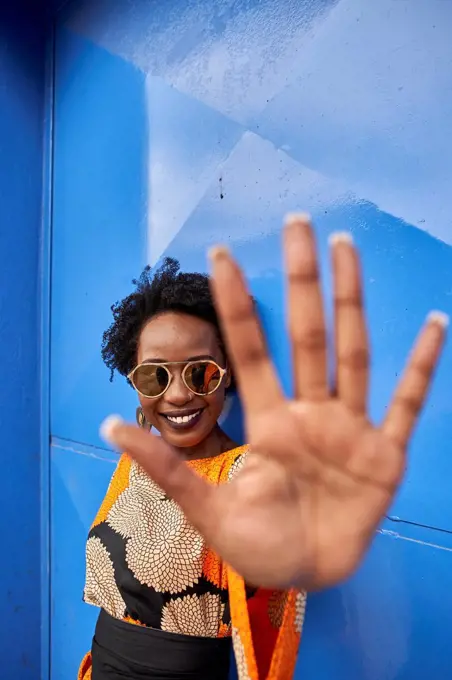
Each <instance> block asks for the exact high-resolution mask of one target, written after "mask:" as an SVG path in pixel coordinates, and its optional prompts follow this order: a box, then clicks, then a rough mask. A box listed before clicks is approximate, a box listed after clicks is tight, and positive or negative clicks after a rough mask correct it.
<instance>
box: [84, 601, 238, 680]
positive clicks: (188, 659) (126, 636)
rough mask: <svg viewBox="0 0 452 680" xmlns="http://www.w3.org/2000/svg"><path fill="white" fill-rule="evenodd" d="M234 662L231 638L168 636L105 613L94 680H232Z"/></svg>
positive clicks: (101, 619)
mask: <svg viewBox="0 0 452 680" xmlns="http://www.w3.org/2000/svg"><path fill="white" fill-rule="evenodd" d="M230 658H231V639H230V638H205V637H195V636H191V635H179V634H175V633H167V632H165V631H162V630H156V629H154V628H144V627H143V626H136V625H134V624H133V623H126V622H125V621H119V620H118V619H115V618H113V617H112V616H110V615H109V614H107V613H106V612H105V611H101V613H100V616H99V619H98V621H97V626H96V632H95V636H94V639H93V646H92V663H93V665H92V680H125V679H126V678H127V679H128V680H228V676H229V666H230Z"/></svg>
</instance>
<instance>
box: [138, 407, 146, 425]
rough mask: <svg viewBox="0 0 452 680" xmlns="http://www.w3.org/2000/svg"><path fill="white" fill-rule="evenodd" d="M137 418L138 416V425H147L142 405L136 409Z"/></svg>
mask: <svg viewBox="0 0 452 680" xmlns="http://www.w3.org/2000/svg"><path fill="white" fill-rule="evenodd" d="M136 418H137V425H138V427H145V425H146V418H145V417H144V413H143V409H142V408H141V406H139V407H138V408H137V411H136Z"/></svg>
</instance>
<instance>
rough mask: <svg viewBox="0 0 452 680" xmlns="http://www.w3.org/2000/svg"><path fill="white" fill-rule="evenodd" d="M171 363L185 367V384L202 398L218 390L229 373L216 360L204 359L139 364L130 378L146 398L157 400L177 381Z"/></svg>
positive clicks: (183, 373) (183, 374)
mask: <svg viewBox="0 0 452 680" xmlns="http://www.w3.org/2000/svg"><path fill="white" fill-rule="evenodd" d="M170 366H183V369H182V373H181V377H182V380H183V382H184V385H185V386H186V387H187V389H189V390H190V392H193V394H196V395H198V396H199V397H206V396H208V395H209V394H212V393H213V392H215V391H216V390H217V389H218V388H219V387H220V385H221V383H222V380H223V378H224V376H225V375H226V369H225V368H221V366H218V364H217V363H215V361H212V360H211V359H203V360H196V361H166V362H165V363H161V364H152V363H143V364H138V366H135V368H134V369H133V371H131V372H130V373H129V375H128V376H127V377H128V379H129V380H130V382H131V383H132V385H133V387H134V388H135V389H136V391H137V392H138V394H141V396H142V397H145V398H146V399H157V398H158V397H161V396H162V395H163V394H165V392H166V390H167V389H168V387H169V386H170V385H171V382H172V380H173V377H174V376H173V373H171V370H170V368H169V367H170Z"/></svg>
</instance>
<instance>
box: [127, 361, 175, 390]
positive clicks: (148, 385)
mask: <svg viewBox="0 0 452 680" xmlns="http://www.w3.org/2000/svg"><path fill="white" fill-rule="evenodd" d="M168 381H169V375H168V371H167V370H166V368H164V367H163V366H158V365H157V364H141V366H139V367H138V368H137V370H136V371H135V373H134V374H133V384H134V385H135V387H136V389H137V390H138V391H139V392H141V394H144V395H145V396H146V397H158V396H159V394H162V392H164V391H165V389H166V388H167V386H168Z"/></svg>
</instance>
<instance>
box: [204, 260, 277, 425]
mask: <svg viewBox="0 0 452 680" xmlns="http://www.w3.org/2000/svg"><path fill="white" fill-rule="evenodd" d="M209 256H210V259H211V262H212V281H211V283H212V291H213V295H214V299H215V306H216V309H217V311H218V315H219V318H220V322H221V325H222V328H223V332H224V335H225V340H226V345H227V348H228V351H229V356H230V358H231V360H232V364H233V369H234V375H235V378H236V380H237V383H238V386H239V389H240V394H241V396H242V399H243V403H244V406H245V409H246V411H247V416H249V415H251V414H252V413H256V412H258V411H262V410H264V409H266V408H269V407H272V406H274V405H275V404H277V403H279V402H281V401H282V399H283V395H282V391H281V387H280V385H279V381H278V379H277V377H276V373H275V369H274V366H273V364H272V362H271V361H270V357H269V356H268V352H267V348H266V345H265V340H264V336H263V333H262V330H261V326H260V323H259V321H258V319H257V317H256V314H255V311H254V304H253V300H252V298H251V295H250V293H249V291H248V288H247V285H246V283H245V278H244V275H243V273H242V271H241V269H240V267H239V266H238V264H237V263H236V262H235V261H234V259H233V258H232V256H231V255H230V253H229V251H228V250H227V248H223V247H218V248H213V249H212V250H211V251H210V253H209Z"/></svg>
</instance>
